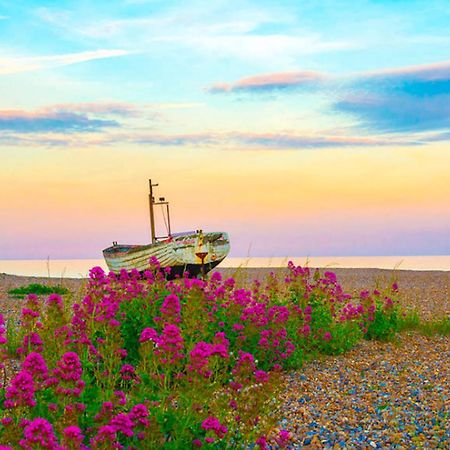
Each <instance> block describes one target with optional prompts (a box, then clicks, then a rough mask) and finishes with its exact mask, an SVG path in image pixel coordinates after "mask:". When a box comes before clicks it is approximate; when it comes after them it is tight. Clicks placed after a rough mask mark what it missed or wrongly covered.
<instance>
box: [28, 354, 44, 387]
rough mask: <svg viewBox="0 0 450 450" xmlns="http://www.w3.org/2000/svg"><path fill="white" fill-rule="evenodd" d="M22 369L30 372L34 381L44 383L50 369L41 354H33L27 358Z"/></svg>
mask: <svg viewBox="0 0 450 450" xmlns="http://www.w3.org/2000/svg"><path fill="white" fill-rule="evenodd" d="M22 369H23V370H25V371H26V372H28V373H29V374H30V375H31V376H32V377H33V379H34V380H38V381H44V380H45V379H46V378H47V376H48V368H47V364H46V363H45V360H44V357H43V356H42V355H41V354H40V353H36V352H31V353H30V354H28V355H27V357H26V358H25V361H24V362H23V364H22Z"/></svg>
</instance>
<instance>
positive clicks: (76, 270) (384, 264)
mask: <svg viewBox="0 0 450 450" xmlns="http://www.w3.org/2000/svg"><path fill="white" fill-rule="evenodd" d="M288 261H293V262H294V264H296V265H308V266H310V267H321V268H330V269H332V268H377V269H390V270H393V269H399V270H443V271H450V255H438V256H310V257H308V256H295V257H245V258H237V257H228V258H226V259H225V260H224V261H222V262H221V263H220V265H219V266H218V267H219V268H220V267H236V268H237V267H269V268H277V267H286V266H287V263H288ZM95 266H100V267H102V268H103V269H104V270H105V271H107V266H106V263H105V261H104V259H20V260H14V259H8V260H0V273H7V274H13V275H24V276H37V277H55V278H85V277H87V276H88V274H89V269H91V268H92V267H95Z"/></svg>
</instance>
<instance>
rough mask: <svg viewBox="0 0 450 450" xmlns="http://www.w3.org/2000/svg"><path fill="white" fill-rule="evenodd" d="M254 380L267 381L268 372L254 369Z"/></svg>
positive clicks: (258, 381)
mask: <svg viewBox="0 0 450 450" xmlns="http://www.w3.org/2000/svg"><path fill="white" fill-rule="evenodd" d="M255 380H256V382H257V383H267V382H268V381H269V374H268V373H267V372H264V370H257V371H255Z"/></svg>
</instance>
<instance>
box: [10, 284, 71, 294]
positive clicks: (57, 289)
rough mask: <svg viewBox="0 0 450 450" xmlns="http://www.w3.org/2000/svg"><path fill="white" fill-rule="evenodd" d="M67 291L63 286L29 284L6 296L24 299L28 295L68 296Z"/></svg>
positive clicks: (11, 291) (13, 290)
mask: <svg viewBox="0 0 450 450" xmlns="http://www.w3.org/2000/svg"><path fill="white" fill-rule="evenodd" d="M68 293H69V290H68V289H67V288H65V287H63V286H60V285H55V286H47V285H45V284H38V283H31V284H29V285H28V286H21V287H18V288H15V289H11V290H9V291H8V294H10V295H14V296H15V297H25V295H28V294H35V295H49V294H59V295H64V294H68Z"/></svg>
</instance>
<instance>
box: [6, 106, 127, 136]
mask: <svg viewBox="0 0 450 450" xmlns="http://www.w3.org/2000/svg"><path fill="white" fill-rule="evenodd" d="M118 126H119V123H118V122H116V121H115V120H104V119H94V118H90V117H88V116H87V115H86V114H81V113H74V112H47V111H33V112H28V111H22V110H6V111H5V110H4V111H0V131H8V132H14V133H41V132H91V131H98V130H101V129H103V128H111V127H118Z"/></svg>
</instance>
